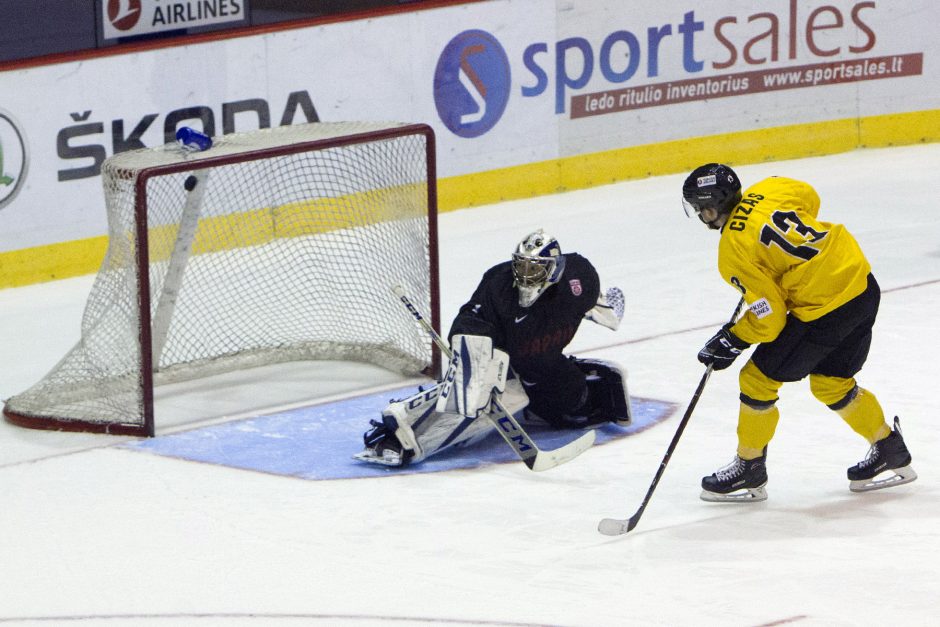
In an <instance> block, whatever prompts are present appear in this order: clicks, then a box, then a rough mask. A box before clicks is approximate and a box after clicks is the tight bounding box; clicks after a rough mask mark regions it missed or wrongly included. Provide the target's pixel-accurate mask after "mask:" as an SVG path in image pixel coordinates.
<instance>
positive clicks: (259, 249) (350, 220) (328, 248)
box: [4, 123, 440, 435]
mask: <svg viewBox="0 0 940 627" xmlns="http://www.w3.org/2000/svg"><path fill="white" fill-rule="evenodd" d="M102 182H103V185H104V195H105V201H106V204H107V212H108V228H109V244H108V250H107V254H106V257H105V260H104V263H103V264H102V267H101V269H100V271H99V274H98V276H97V278H96V280H95V282H94V285H93V287H92V290H91V293H90V295H89V297H88V302H87V304H86V306H85V312H84V316H83V319H82V324H81V339H80V341H79V342H78V344H77V345H76V346H75V347H74V348H73V349H72V350H71V351H70V352H68V353H67V354H66V355H65V357H64V358H63V359H62V360H61V361H60V362H59V363H58V364H57V365H56V366H55V367H54V368H53V369H52V371H51V372H49V374H47V375H46V376H45V377H44V378H43V379H42V380H41V381H39V382H38V383H36V384H35V385H34V386H32V387H31V388H30V389H28V390H26V391H25V392H23V393H21V394H19V395H17V396H14V397H12V398H10V399H8V400H7V402H6V404H5V407H4V414H5V416H6V418H7V420H8V421H10V422H13V423H15V424H19V425H22V426H27V427H34V428H44V429H59V430H76V431H93V432H104V433H114V434H129V435H154V431H155V428H154V406H153V398H154V386H155V385H159V384H163V383H173V382H179V381H185V380H190V379H195V378H199V377H205V376H209V375H214V374H219V373H223V372H230V371H234V370H239V369H244V368H252V367H256V366H264V365H268V364H275V363H282V362H287V361H297V360H346V361H361V362H367V363H372V364H375V365H378V366H382V367H384V368H387V369H389V370H394V371H397V372H400V373H402V374H404V375H415V374H418V373H421V372H424V373H426V374H432V373H434V372H437V370H438V368H439V361H438V360H439V357H438V354H437V351H436V349H435V348H434V347H433V345H432V343H431V342H430V340H428V338H427V337H425V336H424V335H423V334H422V332H421V330H420V328H419V327H418V326H417V325H415V324H414V321H413V320H412V319H411V316H410V315H409V314H408V313H407V312H406V311H404V310H403V309H402V308H401V306H400V305H399V304H398V303H397V302H396V300H395V297H394V295H393V294H392V293H391V291H390V287H391V285H393V284H397V283H400V284H402V285H403V286H405V287H406V289H408V290H409V291H410V293H411V294H410V295H411V298H412V299H414V300H415V302H416V303H420V306H422V307H424V310H425V311H427V312H429V317H430V319H431V322H432V324H433V325H434V326H435V328H440V321H439V305H438V276H437V248H436V240H437V227H436V224H437V220H436V200H435V199H436V185H435V183H436V181H435V169H434V136H433V131H432V130H431V129H430V127H428V126H425V125H406V124H367V123H330V124H327V123H315V124H304V125H296V126H283V127H278V128H273V129H263V130H260V131H253V132H247V133H236V134H231V135H225V136H223V137H220V138H217V139H216V140H215V143H214V145H213V146H212V148H210V149H209V150H207V151H204V152H186V151H184V150H183V149H182V148H180V147H178V146H177V145H176V144H167V145H165V146H162V147H158V148H150V149H143V150H138V151H132V152H125V153H121V154H118V155H115V156H113V157H111V158H110V159H108V160H107V161H106V162H105V163H104V165H103V167H102Z"/></svg>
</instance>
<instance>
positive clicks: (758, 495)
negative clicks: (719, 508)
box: [701, 448, 767, 503]
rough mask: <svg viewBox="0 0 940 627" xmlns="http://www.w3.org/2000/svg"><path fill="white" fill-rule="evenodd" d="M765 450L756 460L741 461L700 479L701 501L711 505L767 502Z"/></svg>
mask: <svg viewBox="0 0 940 627" xmlns="http://www.w3.org/2000/svg"><path fill="white" fill-rule="evenodd" d="M766 485H767V449H766V448H765V449H764V454H763V455H761V456H760V457H758V458H756V459H741V458H740V457H738V456H737V455H735V456H734V461H732V462H731V463H730V464H728V465H727V466H725V467H724V468H721V469H719V470H718V471H716V472H715V474H713V475H709V476H708V477H704V478H702V494H701V498H702V500H703V501H709V502H712V503H725V502H751V501H765V500H767V490H766V489H765V488H764V486H766Z"/></svg>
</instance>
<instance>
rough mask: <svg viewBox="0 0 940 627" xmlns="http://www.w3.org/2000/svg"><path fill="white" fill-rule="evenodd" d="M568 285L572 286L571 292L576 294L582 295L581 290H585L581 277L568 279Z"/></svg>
mask: <svg viewBox="0 0 940 627" xmlns="http://www.w3.org/2000/svg"><path fill="white" fill-rule="evenodd" d="M568 286H569V287H570V288H571V293H572V294H574V295H575V296H580V295H581V292H583V291H584V289H583V288H582V287H581V279H571V280H570V281H568Z"/></svg>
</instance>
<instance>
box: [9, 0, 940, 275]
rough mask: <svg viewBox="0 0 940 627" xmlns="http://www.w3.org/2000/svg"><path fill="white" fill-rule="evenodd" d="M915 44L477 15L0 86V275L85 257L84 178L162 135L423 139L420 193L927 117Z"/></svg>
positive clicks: (92, 212) (717, 27) (561, 7)
mask: <svg viewBox="0 0 940 627" xmlns="http://www.w3.org/2000/svg"><path fill="white" fill-rule="evenodd" d="M170 4H174V3H171V2H161V1H159V0H131V1H130V2H127V1H126V0H125V1H122V2H110V1H104V2H102V3H101V7H102V11H103V12H105V15H103V17H104V19H105V22H106V23H110V24H111V26H106V28H111V29H113V30H111V31H109V32H110V33H111V35H112V36H119V35H118V30H119V27H118V26H117V25H116V24H117V22H120V23H122V24H125V23H129V21H130V15H131V13H132V12H133V11H137V10H138V9H139V12H140V16H141V19H142V18H143V16H145V15H146V12H147V11H150V15H151V18H150V22H149V23H150V25H151V26H146V25H145V24H144V23H143V22H138V23H137V24H144V25H140V26H138V25H135V26H134V28H138V27H139V28H150V27H157V26H158V20H156V19H155V18H154V17H153V16H155V15H156V11H157V9H158V8H159V9H161V10H165V9H166V8H167V7H168V6H169V5H170ZM175 4H179V5H182V4H186V3H183V2H177V3H175ZM191 4H192V5H193V6H195V5H197V4H198V5H199V6H202V7H203V8H202V9H200V10H203V11H208V8H206V7H207V6H208V4H212V6H213V7H215V11H216V12H215V14H213V15H209V13H203V14H196V13H190V12H184V13H181V14H180V15H182V16H184V17H186V18H187V19H189V16H193V17H194V19H196V18H198V19H203V20H216V19H223V18H224V19H227V18H229V17H234V16H235V15H236V13H238V12H242V13H243V12H244V5H243V2H241V1H240V0H228V1H227V2H223V1H222V0H216V2H214V3H195V2H194V3H191ZM223 5H224V7H223ZM758 5H759V7H758ZM223 9H224V10H223ZM112 14H114V15H123V16H126V20H127V21H125V20H124V19H122V20H117V22H115V21H114V20H115V19H116V18H115V17H114V15H112ZM174 15H176V14H174ZM172 19H176V17H174V18H172ZM206 23H208V22H206ZM937 23H940V3H937V2H934V1H933V0H909V1H906V2H903V3H900V2H884V1H877V2H876V1H874V0H826V1H822V0H768V1H766V2H761V3H754V2H750V1H744V0H714V1H713V2H708V3H701V2H683V1H680V0H670V1H669V2H660V3H625V2H618V1H614V0H567V1H565V0H557V1H556V2H545V1H544V0H493V1H491V2H476V3H470V4H466V5H457V6H452V7H442V8H437V9H429V10H420V11H414V12H410V13H401V14H395V15H389V16H383V17H376V18H372V19H359V20H354V21H349V22H338V23H330V24H325V25H321V26H312V27H306V28H297V29H291V30H282V31H277V32H271V33H266V34H263V35H255V36H244V37H237V38H232V39H223V40H218V41H211V42H204V43H198V44H190V45H184V46H177V47H171V48H159V49H154V50H149V51H143V52H136V53H132V54H126V55H115V56H108V57H102V58H94V59H86V60H82V61H75V62H66V63H58V64H54V65H48V66H42V67H37V68H31V69H24V70H13V71H7V72H2V73H0V159H2V161H0V255H2V254H3V253H4V252H5V251H14V250H18V249H24V248H30V247H36V246H43V245H47V244H53V243H57V242H68V241H72V240H80V239H84V238H93V237H98V236H102V235H104V234H105V233H106V232H107V229H106V224H105V219H106V218H105V211H104V207H103V195H102V192H101V187H100V185H101V184H100V179H99V176H98V174H99V171H100V167H101V163H102V162H103V160H104V159H105V158H107V157H108V156H110V155H112V154H115V153H118V152H122V151H125V150H130V149H134V148H139V147H143V146H155V145H159V144H162V143H164V142H168V141H173V138H174V134H175V130H176V128H177V127H179V126H182V125H188V126H193V127H196V128H199V129H202V130H205V131H206V132H207V133H209V134H210V135H216V134H221V133H229V132H233V131H248V130H252V129H255V128H262V127H267V126H277V125H285V124H296V123H302V122H308V121H318V120H322V121H331V122H332V121H345V120H349V121H357V120H371V121H407V122H426V123H429V124H431V125H432V126H433V127H434V129H435V131H436V134H437V141H438V151H437V155H438V172H439V176H440V177H441V178H451V179H454V180H457V179H460V177H466V176H468V175H469V176H471V177H472V176H474V175H479V174H480V173H486V172H491V171H496V170H504V169H509V170H511V169H513V168H517V167H522V166H528V165H530V164H537V163H552V162H553V161H554V160H558V159H565V158H570V157H579V156H581V155H588V154H596V153H602V152H604V151H611V150H618V149H624V148H628V147H635V146H649V145H655V144H659V143H664V142H670V141H676V140H684V139H686V138H694V137H703V136H710V135H716V134H727V133H736V132H747V131H754V130H758V129H767V128H774V127H786V126H789V125H799V124H806V123H816V122H826V121H831V120H846V119H849V120H860V119H863V118H866V117H869V116H879V115H887V114H897V113H905V112H919V111H927V110H938V109H940V70H938V64H937V62H936V59H937V57H938V54H937V53H938V47H940V44H938V42H937V39H936V37H935V36H934V33H935V30H936V26H935V25H936V24H937ZM114 29H118V30H114ZM122 32H123V31H122ZM126 34H127V33H125V35H126ZM808 139H809V138H808ZM771 148H772V147H768V154H772V150H771ZM0 259H2V258H0ZM0 266H2V263H0ZM0 270H2V268H0Z"/></svg>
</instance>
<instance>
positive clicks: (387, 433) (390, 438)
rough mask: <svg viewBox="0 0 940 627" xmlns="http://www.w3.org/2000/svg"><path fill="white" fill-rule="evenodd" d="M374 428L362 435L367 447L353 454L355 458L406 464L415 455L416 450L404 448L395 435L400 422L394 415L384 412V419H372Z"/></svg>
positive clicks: (385, 463) (385, 464)
mask: <svg viewBox="0 0 940 627" xmlns="http://www.w3.org/2000/svg"><path fill="white" fill-rule="evenodd" d="M369 424H370V425H371V426H372V429H370V430H369V431H366V433H365V434H364V435H363V436H362V439H363V442H364V444H365V449H364V450H363V451H362V452H360V453H356V454H355V455H353V459H357V460H359V461H362V462H367V463H370V464H381V465H383V466H405V465H407V464H408V462H409V461H410V460H411V458H412V457H414V451H406V450H403V447H402V445H401V442H400V441H399V440H398V438H397V437H395V431H396V430H397V429H398V422H397V421H396V420H395V417H394V416H391V415H388V414H385V413H383V414H382V421H381V422H379V421H378V420H370V421H369Z"/></svg>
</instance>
